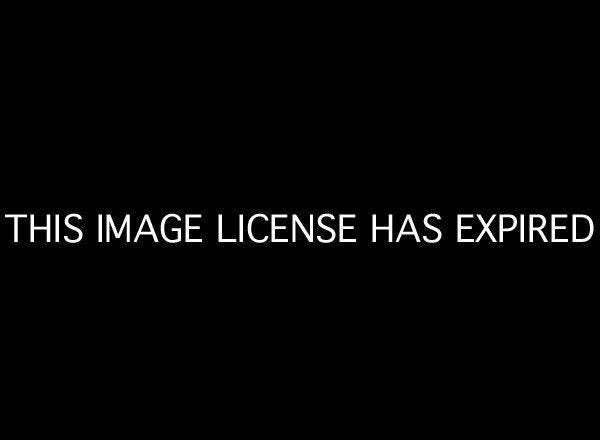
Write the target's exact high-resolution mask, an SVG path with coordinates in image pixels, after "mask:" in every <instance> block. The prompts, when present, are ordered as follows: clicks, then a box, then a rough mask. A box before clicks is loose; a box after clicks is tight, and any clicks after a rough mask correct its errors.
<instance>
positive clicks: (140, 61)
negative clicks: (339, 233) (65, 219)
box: [1, 9, 598, 432]
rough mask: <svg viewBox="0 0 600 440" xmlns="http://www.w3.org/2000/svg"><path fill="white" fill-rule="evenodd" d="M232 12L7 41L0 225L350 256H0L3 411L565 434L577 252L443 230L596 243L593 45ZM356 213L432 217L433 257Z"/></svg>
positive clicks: (507, 20) (581, 336) (55, 251)
mask: <svg viewBox="0 0 600 440" xmlns="http://www.w3.org/2000/svg"><path fill="white" fill-rule="evenodd" d="M52 12H57V11H52ZM153 12H157V11H153ZM163 12H164V11H163ZM247 12H248V14H247V13H246V12H240V11H239V10H237V9H236V11H233V10H232V11H228V12H227V13H225V14H224V15H223V14H221V15H216V14H215V13H214V12H212V11H211V12H207V11H204V12H195V13H193V14H190V15H188V14H186V13H184V12H183V11H180V12H177V13H175V15H173V16H171V15H170V14H169V15H167V14H166V13H165V15H164V16H163V14H162V12H161V14H159V15H160V18H156V16H155V15H152V17H150V16H147V15H146V13H145V12H144V13H141V12H140V11H137V12H136V13H133V14H127V15H126V14H125V13H124V12H122V13H119V14H114V16H112V15H111V16H110V17H107V18H102V19H100V18H99V17H100V15H97V14H100V12H97V13H96V12H95V13H94V14H92V15H85V19H83V18H82V16H78V18H77V19H75V18H74V19H66V22H65V23H63V22H62V21H57V20H50V19H48V16H46V17H45V16H44V14H43V13H41V14H40V16H36V17H35V19H34V18H33V15H36V14H34V13H33V12H32V11H30V12H28V14H26V15H25V16H23V17H24V19H25V20H24V21H19V23H18V24H16V25H15V26H14V29H10V30H8V31H7V39H6V44H5V52H4V55H3V66H4V67H3V70H4V72H3V73H4V74H5V79H4V80H3V85H4V87H3V96H4V99H3V110H4V111H3V124H2V125H3V133H4V136H3V137H4V142H3V156H4V158H3V160H2V173H1V176H2V177H1V179H2V201H1V202H2V205H1V206H2V213H3V214H4V213H5V212H31V213H42V212H43V213H67V212H79V213H83V214H86V215H87V216H89V215H92V214H94V213H96V212H105V211H107V210H110V211H113V212H124V211H131V212H151V213H153V214H155V215H158V214H160V213H163V212H169V211H175V212H179V213H186V212H190V213H202V214H204V215H205V216H206V217H208V218H210V217H211V216H214V215H215V214H216V213H217V212H222V211H229V212H237V211H239V210H243V211H246V212H252V211H256V212H288V213H292V212H294V213H319V212H325V211H328V212H334V213H335V212H356V213H359V215H361V243H360V244H359V245H348V246H342V245H338V246H331V247H326V248H323V247H321V248H317V247H291V246H285V245H283V246H275V245H273V246H268V247H262V248H252V247H244V248H234V249H232V248H227V249H225V248H218V247H216V246H214V245H210V244H207V245H206V246H199V247H175V248H164V247H158V248H154V247H152V246H138V247H129V248H128V247H126V246H124V247H117V248H115V247H111V248H102V247H98V246H95V245H94V244H93V243H88V244H83V245H81V246H76V247H63V246H54V247H53V246H39V247H35V248H31V247H27V246H23V247H20V246H10V245H9V243H8V242H7V240H4V242H3V245H2V254H3V257H5V258H3V263H2V264H3V270H2V273H3V278H4V282H3V284H4V285H5V286H6V287H5V288H3V289H2V291H3V295H2V301H3V303H4V304H3V307H2V311H3V314H4V315H5V319H3V324H4V327H5V331H4V338H3V339H4V341H5V347H6V348H5V355H6V356H5V358H6V362H5V365H7V366H8V367H9V370H10V373H9V374H8V375H7V376H6V382H7V384H8V385H9V386H10V388H11V389H13V388H14V389H15V393H14V394H11V396H14V397H11V404H10V408H11V412H12V413H13V414H15V415H20V416H23V414H31V410H32V409H34V408H35V409H38V410H40V411H39V412H40V413H41V414H45V415H46V417H47V418H45V419H44V420H47V421H46V422H44V423H49V424H52V425H57V426H63V423H67V424H71V423H73V420H74V419H77V420H78V421H83V422H88V423H86V425H87V426H88V427H89V426H99V427H107V426H109V425H112V422H113V421H123V420H128V421H131V420H133V421H134V425H136V426H138V427H148V426H150V427H152V428H153V429H158V426H157V425H160V426H163V427H165V428H166V429H167V430H168V431H171V430H174V429H176V428H180V427H181V426H183V425H184V424H183V422H184V421H191V422H192V423H193V424H201V426H198V427H200V428H202V427H203V426H204V425H203V423H205V420H207V419H208V420H210V421H212V422H213V423H214V422H216V423H217V424H218V425H219V426H221V427H222V429H225V430H230V429H239V428H242V429H251V428H255V427H256V428H261V429H266V428H269V429H273V428H274V427H275V426H276V425H278V424H279V423H281V422H283V423H282V424H283V426H284V427H285V428H286V429H287V430H286V431H282V432H288V431H290V430H291V431H295V430H298V429H306V430H308V432H314V431H313V430H312V429H313V428H312V427H313V426H315V422H317V423H318V422H323V421H328V422H330V423H329V426H330V428H329V429H331V430H332V431H331V432H337V430H340V429H344V428H350V429H357V430H358V429H359V428H363V429H365V430H366V431H365V432H372V431H373V430H375V429H383V428H384V427H386V426H387V425H388V424H389V423H391V424H392V426H395V427H396V428H399V427H400V428H401V427H403V426H407V427H408V425H404V424H403V423H405V422H401V421H402V420H407V419H408V420H410V421H412V422H413V423H416V424H418V425H420V426H421V427H422V428H423V429H426V430H431V429H440V428H441V429H455V428H460V429H465V428H467V427H469V428H471V429H473V428H474V427H475V425H477V424H478V423H481V422H483V425H484V426H485V427H486V428H487V429H488V430H490V429H491V430H497V429H507V430H509V432H512V431H510V430H511V429H512V428H511V427H512V426H514V423H515V422H522V421H525V420H528V421H532V420H533V421H534V423H532V424H531V426H532V428H533V429H540V427H548V426H551V427H553V428H556V429H557V428H558V426H557V425H559V424H560V425H561V426H563V427H566V428H568V429H573V424H572V423H573V419H572V418H571V416H572V415H573V414H576V415H577V417H578V418H579V420H580V421H581V420H583V419H584V418H585V417H586V414H588V411H589V409H586V408H587V405H586V403H585V402H586V396H589V395H590V394H591V393H592V390H593V389H595V388H594V385H593V381H592V375H591V372H592V371H593V369H594V366H595V365H596V364H595V363H594V362H592V359H593V356H592V355H593V348H594V347H593V341H594V339H595V338H596V336H597V327H598V326H597V322H596V320H595V314H596V310H597V304H596V301H595V299H594V297H593V295H594V293H595V290H597V289H596V287H595V284H594V283H593V281H595V279H594V269H595V266H596V262H597V253H596V247H597V238H595V239H594V242H593V243H590V244H587V245H560V244H559V245H552V246H544V245H541V246H522V245H521V246H518V245H515V244H508V245H506V246H486V245H482V246H460V245H458V244H456V243H455V242H454V241H455V240H454V238H455V236H454V225H453V218H454V216H455V215H456V214H457V213H460V212H477V213H487V214H490V213H512V214H518V213H530V212H531V213H545V214H549V213H585V214H588V215H592V216H593V217H594V218H595V220H596V221H597V212H598V211H597V208H596V207H595V205H596V203H595V200H596V199H595V195H594V193H593V188H594V187H595V186H596V184H595V180H596V179H595V178H594V177H595V174H594V161H593V159H592V154H593V152H592V147H593V146H594V145H596V144H597V135H596V133H595V130H594V128H595V121H596V118H597V108H596V107H595V102H596V101H597V85H596V84H595V82H594V81H593V78H595V77H597V69H596V68H595V66H594V65H593V54H594V52H593V49H594V47H593V46H592V44H591V43H592V40H591V39H589V38H590V36H589V35H588V33H591V32H592V29H591V28H589V27H588V26H587V25H586V24H585V23H584V22H583V21H582V19H581V18H580V17H575V18H569V17H567V16H566V15H565V16H563V17H561V19H560V20H559V21H556V19H553V20H550V19H549V18H543V17H542V16H541V15H540V14H539V13H536V14H532V15H527V17H526V18H524V17H525V13H524V11H521V13H520V14H516V15H514V16H513V15H510V14H509V16H506V15H504V14H500V11H496V12H494V13H487V12H483V11H481V13H480V15H477V13H476V12H475V11H469V14H466V11H445V12H441V11H427V12H425V13H420V14H416V13H414V12H412V11H404V12H397V11H395V12H393V13H392V12H385V11H380V12H376V13H374V14H371V13H369V14H367V13H366V11H353V12H354V14H351V15H347V14H346V13H344V14H338V13H332V14H328V15H327V17H326V18H325V14H324V11H321V13H319V14H308V16H307V15H306V14H303V13H301V11H295V12H293V13H284V12H283V11H281V12H280V13H276V12H275V11H272V10H270V11H269V13H268V14H267V13H266V12H265V11H262V12H261V11H255V10H253V11H247ZM305 12H306V11H305ZM338 12H339V11H338ZM446 12H448V13H449V12H453V13H454V15H446ZM538 12H539V11H538ZM69 13H70V14H73V13H74V12H73V11H70V12H69ZM250 13H253V14H251V15H249V14H250ZM75 14H76V13H75ZM278 14H280V15H278ZM470 14H474V15H470ZM184 16H185V18H184ZM69 17H70V15H69ZM102 17H104V15H102ZM257 17H259V18H260V19H259V18H257ZM517 17H518V18H517ZM63 18H65V16H64V15H63ZM375 212H376V213H380V214H387V213H395V214H405V213H413V214H423V213H428V212H438V213H440V214H441V215H443V217H444V219H445V220H446V221H447V225H448V227H447V228H445V229H444V233H445V238H444V241H443V243H441V244H440V245H438V246H420V247H417V246H413V245H411V244H410V243H407V244H406V245H401V246H394V247H377V248H376V247H374V246H371V245H369V244H368V238H369V234H368V229H367V228H366V225H368V223H364V221H365V220H368V218H369V215H370V214H371V213H375ZM363 229H366V232H365V231H363ZM3 233H5V231H3ZM4 237H6V235H4ZM54 411H56V412H58V413H61V414H63V416H62V417H54V416H52V414H53V412H54ZM36 413H38V412H36ZM40 417H41V416H40ZM173 417H174V418H173ZM40 420H41V419H40ZM92 423H93V424H92ZM578 425H579V423H578ZM48 426H50V425H48ZM133 429H139V428H135V427H134V428H133Z"/></svg>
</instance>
